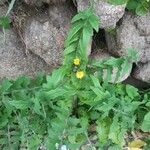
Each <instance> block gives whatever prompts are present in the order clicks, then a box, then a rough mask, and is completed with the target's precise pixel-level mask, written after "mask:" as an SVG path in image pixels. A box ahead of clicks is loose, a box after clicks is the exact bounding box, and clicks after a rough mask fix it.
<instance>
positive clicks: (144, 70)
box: [133, 62, 150, 83]
mask: <svg viewBox="0 0 150 150" xmlns="http://www.w3.org/2000/svg"><path fill="white" fill-rule="evenodd" d="M133 77H134V78H136V79H139V80H141V81H143V82H147V83H150V62H147V63H145V64H140V65H138V66H137V67H136V68H135V70H134V72H133Z"/></svg>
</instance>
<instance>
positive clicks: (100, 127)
mask: <svg viewBox="0 0 150 150" xmlns="http://www.w3.org/2000/svg"><path fill="white" fill-rule="evenodd" d="M96 124H97V126H96V131H97V133H98V139H99V142H100V143H102V144H106V143H107V141H108V134H109V128H110V125H111V119H110V118H106V119H104V120H98V121H96Z"/></svg>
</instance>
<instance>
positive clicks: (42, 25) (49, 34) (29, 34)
mask: <svg viewBox="0 0 150 150" xmlns="http://www.w3.org/2000/svg"><path fill="white" fill-rule="evenodd" d="M68 12H69V13H68ZM73 14H74V9H73V8H72V7H71V6H70V5H69V4H68V3H65V4H63V5H58V6H54V5H52V6H50V8H49V16H48V15H46V14H45V15H42V20H43V21H41V18H40V16H41V14H40V16H36V17H30V18H29V19H28V22H27V24H26V28H25V29H24V35H23V37H24V42H25V45H26V49H27V50H28V51H32V52H33V53H35V54H36V55H38V56H40V57H41V58H42V59H43V60H44V61H45V62H46V63H47V64H49V65H54V66H58V65H59V64H61V62H62V56H63V55H62V53H63V45H64V39H65V37H66V35H67V31H68V29H69V26H70V22H71V17H72V16H73ZM48 17H49V18H48ZM44 18H46V19H44Z"/></svg>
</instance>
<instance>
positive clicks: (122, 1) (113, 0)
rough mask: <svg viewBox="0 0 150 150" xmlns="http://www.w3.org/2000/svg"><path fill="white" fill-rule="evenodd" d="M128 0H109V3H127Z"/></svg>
mask: <svg viewBox="0 0 150 150" xmlns="http://www.w3.org/2000/svg"><path fill="white" fill-rule="evenodd" d="M127 1H128V0H108V2H109V3H111V4H114V5H122V4H126V3H127Z"/></svg>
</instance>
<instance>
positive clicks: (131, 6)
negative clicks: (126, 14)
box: [127, 0, 138, 10]
mask: <svg viewBox="0 0 150 150" xmlns="http://www.w3.org/2000/svg"><path fill="white" fill-rule="evenodd" d="M137 6H138V1H137V0H129V1H128V4H127V9H129V10H136V8H137Z"/></svg>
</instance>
